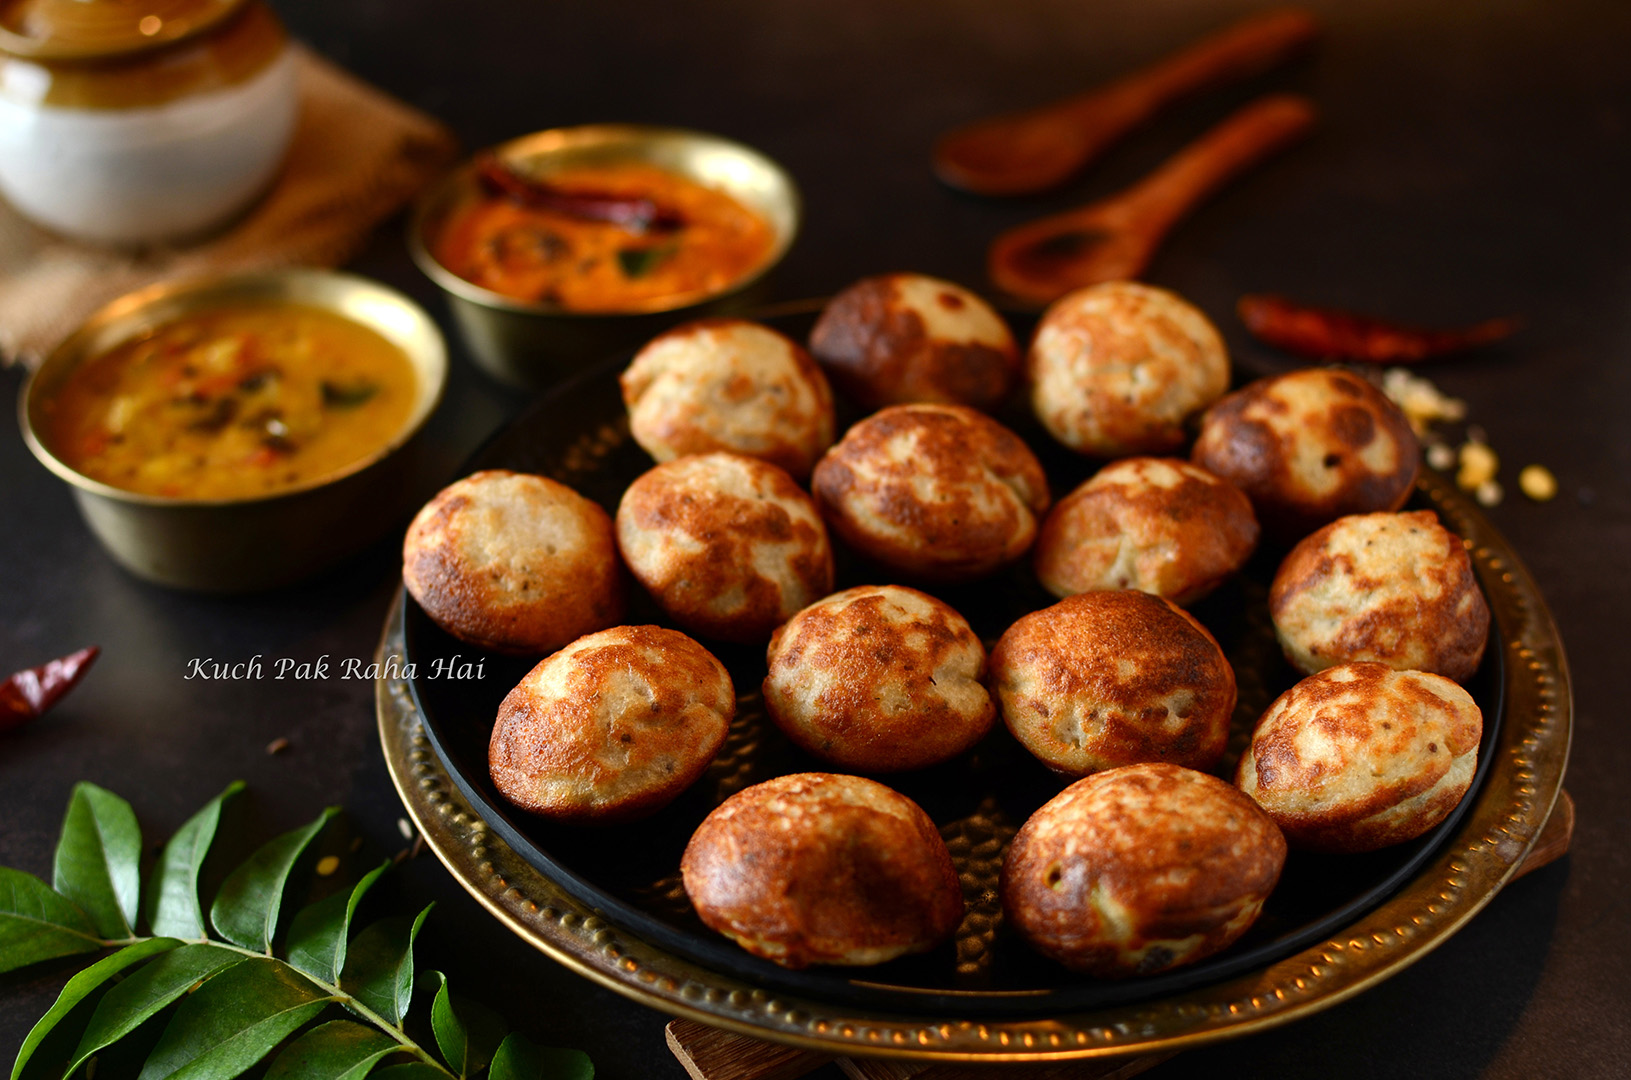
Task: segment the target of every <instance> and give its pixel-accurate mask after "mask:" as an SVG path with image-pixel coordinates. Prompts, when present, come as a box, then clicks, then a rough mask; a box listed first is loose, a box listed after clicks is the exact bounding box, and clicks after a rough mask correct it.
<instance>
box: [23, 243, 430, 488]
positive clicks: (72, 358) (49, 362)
mask: <svg viewBox="0 0 1631 1080" xmlns="http://www.w3.org/2000/svg"><path fill="white" fill-rule="evenodd" d="M290 280H306V281H326V282H332V283H336V284H340V285H345V286H349V287H350V288H351V289H354V290H359V289H360V290H365V291H367V292H371V293H374V294H375V295H378V296H382V297H384V298H385V299H387V300H390V301H391V302H392V303H394V304H396V305H397V306H398V307H400V308H402V309H403V310H405V311H407V312H408V313H409V314H410V315H412V316H413V318H414V319H415V320H417V321H419V322H421V323H422V324H423V327H424V328H425V329H427V330H429V334H428V336H427V340H428V341H429V342H430V345H431V347H430V348H429V349H428V351H426V352H425V353H424V354H423V355H422V356H418V357H413V356H411V355H410V362H413V365H414V375H415V381H416V382H420V383H422V384H424V385H423V386H422V389H421V393H420V394H419V397H418V401H417V402H416V403H415V406H414V410H413V412H412V413H410V414H409V415H408V419H407V420H406V421H405V422H404V423H403V425H402V429H401V430H400V431H398V432H397V433H396V435H394V436H392V438H391V439H390V441H389V442H387V443H385V444H384V445H383V446H381V447H380V448H379V449H378V450H375V451H374V452H373V453H371V454H368V455H367V456H365V457H361V458H358V459H357V460H356V461H353V462H351V463H350V464H348V465H344V466H341V467H340V468H338V469H334V470H332V471H330V472H326V473H323V474H322V475H320V476H317V477H315V478H313V479H311V480H308V481H306V482H304V483H301V484H296V485H294V486H292V487H288V488H281V489H279V490H277V491H273V492H269V493H267V494H264V495H249V496H239V497H236V498H217V499H204V498H182V497H176V496H170V495H150V494H147V493H146V492H140V491H129V490H127V489H125V488H121V487H115V486H114V485H112V484H108V483H104V482H103V481H101V480H97V479H95V478H93V477H90V476H87V475H85V474H84V473H82V472H80V471H79V470H78V469H75V468H74V467H73V466H71V465H69V464H68V463H67V462H65V461H63V460H62V459H61V458H60V457H58V456H57V455H56V453H55V452H53V451H52V449H51V448H50V446H48V445H47V444H46V441H45V439H44V438H42V437H41V435H40V434H39V432H37V431H35V430H34V420H33V411H34V410H33V406H34V403H35V399H36V398H37V397H38V396H39V395H40V394H41V393H43V391H42V390H41V389H40V388H41V387H42V386H43V385H44V383H45V382H46V380H47V379H48V378H49V377H51V376H54V375H55V374H56V371H57V369H58V368H60V367H63V366H67V365H75V364H80V363H83V362H84V361H85V360H86V359H88V358H89V357H88V354H87V353H86V351H85V350H84V349H83V348H82V343H84V342H86V341H87V340H88V339H90V338H91V337H93V336H95V335H96V334H97V333H98V332H100V331H102V330H104V329H106V328H108V327H110V326H116V325H118V324H119V323H120V322H122V321H124V320H129V319H134V318H136V317H137V316H138V315H140V314H141V313H142V312H144V311H147V310H149V309H151V308H152V307H153V306H155V305H157V304H159V303H162V302H163V301H166V300H171V299H174V298H177V297H188V296H193V297H195V298H197V300H198V302H199V304H200V306H202V305H203V304H204V303H206V302H207V301H208V300H209V299H210V298H212V297H215V296H218V295H222V294H225V295H228V296H230V295H232V294H233V293H234V292H236V291H237V290H240V289H250V290H254V289H258V288H264V287H267V286H271V285H274V284H279V283H283V282H287V281H290ZM308 302H309V303H310V304H311V306H313V307H318V308H321V309H323V310H328V311H332V312H333V313H334V314H337V315H341V316H343V317H345V318H348V319H351V320H352V321H353V322H357V323H359V324H361V325H363V326H367V327H368V328H369V329H371V330H374V331H375V332H376V333H377V332H379V328H378V327H377V326H373V325H370V324H369V323H368V322H366V321H364V320H362V319H360V318H357V317H356V316H355V315H352V314H349V313H346V312H341V311H335V310H334V309H332V308H330V307H328V306H327V305H325V304H323V303H320V302H316V301H308ZM166 321H169V320H166ZM122 343H123V342H122V341H121V342H120V344H122ZM398 347H399V348H402V349H403V351H404V352H409V350H408V349H407V348H406V347H403V346H398ZM420 363H423V364H424V365H425V366H426V367H427V368H428V369H429V372H428V376H422V375H421V374H420V371H419V367H420ZM447 376H448V360H447V342H446V340H445V339H444V338H443V336H442V331H441V327H439V326H437V325H436V320H434V319H432V318H431V317H430V315H429V313H428V312H426V311H425V309H424V308H422V307H420V306H419V305H418V304H417V303H415V302H414V301H413V299H412V298H411V297H409V296H407V295H406V294H405V293H402V292H400V291H398V290H396V289H393V288H391V287H390V286H389V285H386V284H384V283H382V282H379V281H375V280H374V279H372V278H367V277H363V276H362V275H360V274H348V273H345V272H343V271H339V270H318V269H313V268H310V267H292V268H288V269H283V270H260V271H251V272H248V273H236V274H206V275H200V276H197V277H189V278H177V279H174V280H171V281H160V282H157V283H155V284H152V285H148V286H146V287H144V288H141V289H137V290H135V291H134V292H128V293H126V294H124V295H123V296H121V297H119V298H118V299H116V300H112V301H110V302H109V303H107V304H104V305H103V306H102V307H100V308H98V309H97V310H96V311H95V312H94V313H93V314H92V315H91V316H90V317H89V318H87V319H86V320H85V321H84V322H82V323H80V324H79V326H78V327H77V328H76V329H75V330H74V332H73V333H71V334H69V335H68V336H67V337H66V338H64V339H63V340H62V341H61V342H60V343H59V344H58V345H57V346H56V347H55V348H53V349H52V350H51V351H50V352H49V353H48V354H46V357H45V359H44V360H43V361H42V362H41V363H40V366H39V367H37V368H35V369H34V370H33V371H32V372H30V373H29V376H28V381H27V382H25V383H24V384H23V390H22V393H20V394H18V395H17V421H18V426H19V427H20V428H21V429H22V433H23V442H25V443H26V444H27V445H28V449H29V450H30V451H31V452H32V453H33V454H34V457H35V458H37V459H38V460H39V462H40V464H42V465H44V466H45V467H46V468H47V469H49V470H51V471H52V472H53V473H55V474H56V475H57V476H58V477H59V478H61V479H62V480H64V481H66V482H67V483H68V484H69V485H71V486H72V487H74V488H76V489H78V490H80V491H83V492H87V493H89V494H92V495H97V496H100V497H102V498H104V499H109V500H112V501H114V502H121V503H126V504H130V505H136V506H153V507H173V508H177V509H183V508H203V507H228V506H247V505H255V504H263V503H274V502H277V501H278V500H280V499H288V498H293V497H295V496H298V495H305V494H307V493H309V492H312V491H315V490H317V489H319V488H324V487H328V486H329V485H331V484H337V483H339V482H340V481H342V480H345V479H347V478H348V477H351V476H355V475H356V474H358V473H360V472H363V471H364V470H366V469H368V468H370V467H371V466H373V465H377V464H378V463H380V462H381V461H384V460H385V459H386V458H388V457H390V456H391V455H392V454H394V453H396V452H397V451H398V450H400V449H401V448H402V447H403V446H405V445H406V444H407V443H408V442H409V441H410V440H411V439H413V437H414V436H415V435H417V434H419V432H420V431H421V430H422V429H423V428H424V426H425V424H426V423H427V422H429V420H430V418H431V416H432V415H433V414H434V413H435V412H436V407H437V406H438V405H439V404H441V400H442V395H443V393H444V392H445V391H446V389H447ZM427 380H428V381H427Z"/></svg>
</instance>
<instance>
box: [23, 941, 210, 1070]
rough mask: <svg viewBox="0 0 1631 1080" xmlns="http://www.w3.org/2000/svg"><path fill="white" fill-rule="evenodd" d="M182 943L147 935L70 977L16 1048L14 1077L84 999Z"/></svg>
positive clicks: (104, 999)
mask: <svg viewBox="0 0 1631 1080" xmlns="http://www.w3.org/2000/svg"><path fill="white" fill-rule="evenodd" d="M180 944H181V942H179V941H174V940H171V939H170V938H148V939H147V940H146V941H141V942H137V943H136V944H135V945H130V946H127V947H125V948H123V949H120V950H119V951H118V952H116V953H114V954H113V955H112V956H105V957H103V958H102V959H100V960H98V961H97V962H96V963H94V964H92V965H91V966H90V967H88V968H86V969H85V970H84V971H81V972H80V973H79V974H77V975H75V976H74V977H73V978H71V979H69V980H68V985H67V986H64V987H63V988H62V993H60V994H58V995H57V1000H56V1002H55V1003H53V1004H52V1006H51V1008H49V1009H48V1010H46V1013H45V1015H44V1016H42V1017H40V1019H39V1022H38V1023H36V1024H35V1025H34V1027H33V1030H31V1031H30V1032H29V1033H28V1035H27V1036H26V1037H24V1039H23V1046H22V1049H20V1050H18V1051H17V1061H16V1062H15V1063H14V1064H13V1065H12V1067H11V1076H12V1080H17V1077H19V1076H21V1075H23V1066H25V1065H27V1064H28V1059H29V1058H31V1057H32V1056H33V1055H34V1051H35V1050H37V1049H39V1046H40V1043H42V1042H44V1041H45V1037H46V1036H47V1035H49V1034H51V1032H52V1031H54V1030H55V1029H56V1027H57V1025H58V1024H60V1023H61V1022H62V1020H63V1018H64V1017H66V1016H67V1015H68V1014H69V1013H70V1012H72V1011H73V1008H74V1006H76V1005H78V1004H79V1003H80V1002H82V1001H84V1000H85V999H86V998H88V997H89V996H90V995H91V994H92V993H94V992H95V991H96V990H97V989H99V988H100V987H101V986H102V984H103V983H105V982H107V981H108V980H109V979H111V978H113V977H114V976H115V975H117V974H119V972H121V971H123V970H124V969H125V968H127V967H130V966H131V965H132V964H139V963H141V962H142V961H143V960H146V959H147V958H148V957H151V956H156V955H158V954H159V953H161V952H165V951H167V950H169V949H173V948H175V947H176V946H177V945H180ZM138 974H139V973H138ZM121 985H122V984H121ZM115 989H117V987H115ZM102 1000H103V1001H106V1000H107V998H105V997H104V998H103V999H102ZM97 1008H98V1009H100V1008H101V1006H100V1005H98V1006H97ZM92 1015H93V1016H94V1015H95V1014H92ZM70 1071H71V1070H70Z"/></svg>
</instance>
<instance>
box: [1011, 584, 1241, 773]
mask: <svg viewBox="0 0 1631 1080" xmlns="http://www.w3.org/2000/svg"><path fill="white" fill-rule="evenodd" d="M990 681H991V687H992V693H993V696H995V697H996V699H997V704H998V707H999V708H1000V709H1001V711H1002V718H1003V722H1004V723H1005V724H1007V725H1008V730H1009V731H1011V732H1013V734H1014V737H1015V738H1016V739H1018V740H1019V741H1020V742H1021V743H1023V744H1024V746H1025V748H1026V749H1027V750H1029V751H1030V752H1031V753H1032V754H1034V755H1036V757H1037V758H1038V759H1039V760H1041V761H1042V762H1043V763H1044V764H1046V765H1048V766H1049V767H1050V768H1053V769H1055V770H1057V771H1059V772H1062V773H1066V774H1068V775H1072V776H1084V775H1086V774H1088V773H1093V772H1098V771H1100V770H1103V769H1113V768H1116V767H1118V766H1122V765H1133V764H1137V763H1140V762H1146V761H1163V762H1169V763H1171V764H1175V765H1183V766H1186V767H1188V768H1192V769H1209V768H1211V767H1212V766H1214V765H1216V764H1217V763H1218V761H1219V759H1221V758H1222V757H1223V752H1224V750H1225V749H1226V748H1227V745H1228V740H1229V717H1230V714H1231V713H1233V711H1234V707H1235V674H1234V670H1233V669H1232V668H1230V666H1229V662H1228V661H1227V660H1226V659H1224V656H1223V650H1222V649H1221V648H1219V647H1218V643H1217V641H1216V639H1214V638H1213V637H1212V635H1211V634H1210V633H1208V632H1207V629H1206V627H1204V626H1202V625H1201V624H1200V623H1199V622H1197V621H1195V619H1194V618H1193V617H1192V616H1191V615H1190V614H1189V613H1188V612H1186V611H1184V610H1183V609H1182V608H1179V607H1177V606H1175V605H1174V604H1172V603H1171V602H1170V601H1168V600H1164V599H1162V598H1161V597H1159V596H1152V595H1150V594H1149V593H1143V592H1136V591H1134V590H1130V589H1125V590H1117V591H1102V592H1087V593H1081V594H1079V595H1076V596H1071V597H1067V598H1066V599H1064V600H1061V601H1059V603H1057V604H1054V605H1053V606H1052V607H1049V608H1043V609H1042V610H1041V611H1033V612H1032V613H1031V614H1029V615H1026V616H1025V617H1024V618H1022V619H1020V620H1019V621H1018V622H1016V623H1014V625H1013V626H1010V627H1009V628H1008V631H1007V632H1006V633H1004V634H1003V635H1002V637H1001V639H999V640H998V641H997V645H996V647H995V648H994V649H992V650H991V675H990ZM1175 721H1176V722H1175Z"/></svg>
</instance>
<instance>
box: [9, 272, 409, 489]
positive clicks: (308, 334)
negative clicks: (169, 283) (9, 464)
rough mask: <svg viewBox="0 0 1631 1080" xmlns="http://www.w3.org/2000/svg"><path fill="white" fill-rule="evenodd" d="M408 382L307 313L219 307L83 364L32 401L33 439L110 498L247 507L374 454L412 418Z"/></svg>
mask: <svg viewBox="0 0 1631 1080" xmlns="http://www.w3.org/2000/svg"><path fill="white" fill-rule="evenodd" d="M416 383H417V379H416V376H415V374H414V370H413V365H412V364H411V363H410V362H409V360H408V356H407V353H405V352H404V351H403V350H402V349H401V348H400V347H398V346H396V345H393V344H392V343H391V342H390V341H387V340H386V339H385V337H384V336H382V335H381V334H379V333H378V332H377V331H375V330H372V329H370V328H369V327H367V326H364V325H362V324H361V323H358V322H354V321H353V320H351V319H348V318H345V317H344V316H341V315H337V314H335V313H333V312H331V311H326V310H324V309H322V308H318V307H312V306H309V305H305V304H298V303H284V302H265V303H238V304H228V305H225V306H223V307H219V308H212V309H207V310H202V311H198V312H195V313H193V314H189V315H184V316H182V317H180V318H178V319H176V320H174V321H172V322H168V323H165V324H163V325H162V326H158V327H156V328H154V329H152V330H150V331H147V332H146V333H144V334H142V335H140V336H138V337H136V338H135V339H133V340H131V341H127V342H125V343H123V344H121V345H118V346H116V347H115V348H113V349H110V350H109V351H107V352H104V353H102V354H100V355H98V356H94V357H91V358H90V359H87V360H85V361H83V362H81V363H80V364H79V365H78V366H77V367H76V368H75V369H74V370H73V372H72V373H71V374H70V375H69V376H68V377H67V378H66V379H65V380H64V381H63V383H62V385H61V386H59V387H58V388H57V390H56V391H55V393H53V394H52V395H50V396H49V397H47V398H46V399H45V400H44V401H42V403H41V405H40V410H41V413H42V415H43V416H44V417H45V419H46V429H45V431H44V432H43V433H42V434H44V436H45V441H46V443H47V445H49V446H50V447H51V448H52V449H53V450H54V451H55V452H56V454H57V456H58V457H59V458H61V459H62V461H63V462H64V463H65V464H67V465H68V466H69V467H71V468H73V469H75V470H77V471H78V472H81V473H84V474H85V475H86V476H89V477H90V478H92V479H93V480H99V481H101V482H102V483H104V484H108V485H110V486H112V487H117V488H123V489H125V490H126V491H135V492H141V493H143V494H147V495H163V496H169V497H172V498H183V499H239V498H251V497H255V496H260V495H269V494H274V493H276V492H279V491H288V490H292V489H294V488H299V487H305V486H307V485H309V484H312V483H314V482H320V481H322V480H323V479H324V478H326V477H328V476H330V475H332V474H334V473H336V472H339V471H340V470H342V469H344V468H345V467H346V466H348V465H352V464H354V463H356V462H358V461H360V460H362V459H364V458H366V457H368V456H370V455H371V454H374V453H375V452H377V451H379V450H380V449H381V448H382V447H384V446H385V445H386V444H388V443H389V442H390V441H391V440H392V439H393V438H395V436H396V435H397V434H398V433H399V432H400V431H401V430H402V428H403V426H404V425H405V424H406V423H407V421H408V417H409V415H410V414H411V413H412V412H413V406H414V402H415V398H416V395H417V386H416Z"/></svg>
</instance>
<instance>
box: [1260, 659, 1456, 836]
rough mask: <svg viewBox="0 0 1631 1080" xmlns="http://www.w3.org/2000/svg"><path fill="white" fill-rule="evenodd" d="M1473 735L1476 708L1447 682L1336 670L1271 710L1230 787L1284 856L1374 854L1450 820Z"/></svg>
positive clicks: (1356, 667) (1378, 668)
mask: <svg viewBox="0 0 1631 1080" xmlns="http://www.w3.org/2000/svg"><path fill="white" fill-rule="evenodd" d="M1482 734H1483V715H1482V714H1481V713H1480V712H1479V710H1478V706H1477V705H1476V704H1474V703H1473V700H1472V698H1471V697H1470V696H1469V695H1468V694H1467V692H1466V691H1465V690H1463V689H1461V687H1459V686H1457V685H1456V684H1455V683H1453V682H1451V681H1450V680H1448V679H1445V678H1443V677H1442V676H1438V675H1432V674H1428V673H1426V672H1421V671H1394V670H1393V669H1392V668H1390V667H1388V666H1386V665H1385V664H1369V663H1363V664H1342V665H1339V666H1337V667H1333V668H1327V669H1326V670H1324V671H1322V672H1320V673H1319V674H1317V675H1310V676H1309V677H1308V678H1306V679H1304V680H1303V681H1302V682H1300V683H1298V684H1297V685H1296V686H1293V687H1292V688H1291V689H1290V690H1287V691H1286V692H1285V693H1284V694H1281V695H1280V696H1279V698H1277V699H1276V700H1275V701H1274V703H1273V704H1272V705H1270V706H1269V708H1268V711H1266V712H1265V713H1264V714H1263V717H1262V719H1261V720H1259V721H1258V723H1257V728H1256V730H1255V731H1254V732H1253V733H1252V743H1251V746H1250V748H1249V749H1248V750H1247V752H1246V754H1245V755H1244V756H1243V757H1242V758H1241V760H1240V767H1239V770H1238V771H1237V773H1236V778H1235V779H1236V783H1237V784H1238V785H1239V786H1240V788H1241V790H1243V791H1245V792H1246V793H1247V794H1248V795H1250V796H1251V797H1252V798H1254V799H1256V800H1257V802H1258V803H1259V804H1260V805H1261V806H1262V807H1263V809H1264V810H1265V811H1267V812H1268V814H1269V816H1270V817H1272V818H1273V819H1274V820H1275V822H1276V823H1277V824H1278V825H1279V826H1280V828H1281V829H1282V830H1284V832H1285V834H1286V838H1287V839H1288V840H1289V841H1290V842H1291V844H1292V846H1293V847H1299V848H1307V849H1311V850H1316V851H1374V850H1375V849H1377V848H1381V847H1387V846H1388V845H1390V844H1398V843H1402V842H1404V841H1406V840H1411V839H1414V838H1415V837H1417V836H1420V835H1421V834H1422V833H1424V832H1426V831H1427V830H1429V829H1431V828H1432V827H1433V826H1435V825H1437V824H1438V823H1439V822H1440V821H1443V820H1444V818H1445V817H1446V816H1448V815H1449V813H1450V811H1451V810H1453V809H1455V807H1456V804H1458V803H1459V802H1460V801H1461V799H1462V796H1464V795H1465V794H1466V793H1467V789H1468V788H1469V787H1470V786H1471V784H1472V778H1473V773H1474V770H1475V767H1476V765H1477V756H1478V740H1479V738H1480V736H1481V735H1482Z"/></svg>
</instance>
